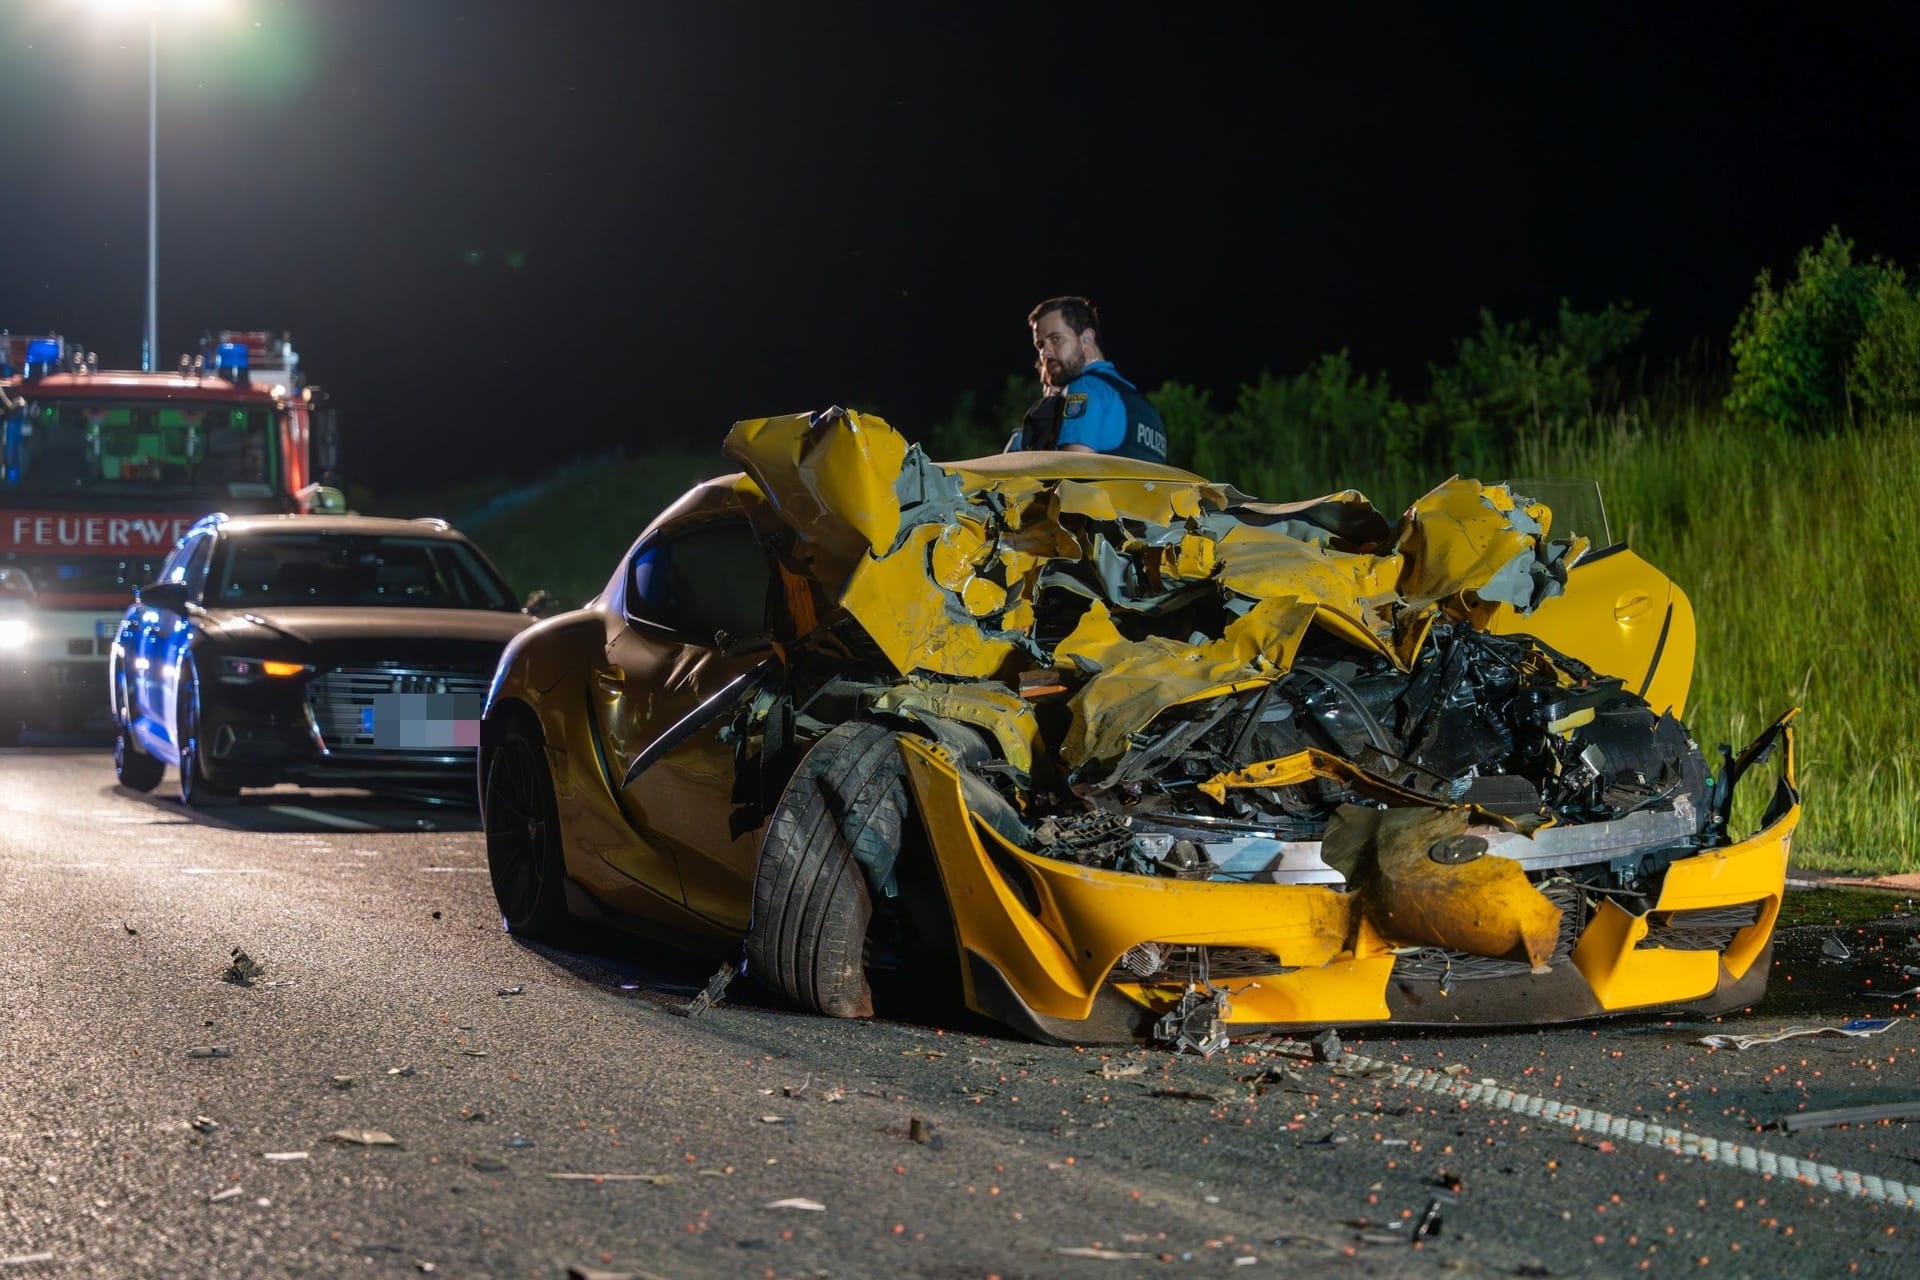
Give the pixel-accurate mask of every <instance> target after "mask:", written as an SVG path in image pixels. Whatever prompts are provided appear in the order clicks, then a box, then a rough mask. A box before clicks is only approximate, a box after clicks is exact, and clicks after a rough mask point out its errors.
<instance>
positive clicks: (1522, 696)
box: [480, 409, 1800, 1052]
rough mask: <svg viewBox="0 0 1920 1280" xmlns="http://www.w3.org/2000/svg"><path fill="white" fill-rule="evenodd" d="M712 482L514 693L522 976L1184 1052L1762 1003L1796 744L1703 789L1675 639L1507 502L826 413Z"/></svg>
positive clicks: (1638, 580) (501, 779) (513, 785)
mask: <svg viewBox="0 0 1920 1280" xmlns="http://www.w3.org/2000/svg"><path fill="white" fill-rule="evenodd" d="M725 449H726V453H727V455H728V456H729V457H730V458H732V459H733V460H734V461H735V462H737V463H738V464H739V465H740V467H741V468H742V473H741V474H737V475H733V476H728V477H725V478H722V479H718V480H713V481H709V482H708V483H706V484H703V485H700V486H699V487H697V488H695V489H694V490H693V491H691V492H690V493H688V494H687V495H686V496H685V497H683V498H682V499H681V500H680V501H679V502H677V503H675V504H674V505H673V506H672V507H671V508H670V509H669V510H667V511H666V512H664V513H662V514H661V515H660V516H659V518H657V519H656V520H654V521H653V523H652V524H651V525H649V526H648V527H647V529H646V530H645V531H644V532H643V533H642V534H641V535H640V537H639V539H638V540H637V541H636V542H635V543H634V544H633V547H632V549H631V550H630V551H628V553H627V555H626V556H625V557H624V558H623V559H622V560H621V562H620V564H619V567H618V568H617V569H616V571H615V572H614V574H613V576H612V577H611V579H610V580H609V581H608V583H607V585H606V588H605V590H604V591H602V592H601V593H600V595H599V596H598V597H597V598H596V599H594V600H593V601H592V602H590V603H589V604H588V605H587V606H586V607H584V608H582V609H579V610H576V611H574V612H572V613H568V614H564V615H561V616H559V617H555V618H551V619H548V620H547V621H545V622H543V623H541V624H539V625H538V626H535V627H533V628H532V629H530V630H528V631H526V632H524V633H522V634H521V635H520V636H519V637H517V638H516V639H515V640H514V641H513V642H512V644H511V645H510V646H509V647H508V649H507V651H506V654H505V656H504V657H503V659H502V661H501V665H500V667H499V670H498V672H497V674H496V676H495V679H494V683H493V688H492V691H491V694H490V696H489V699H488V703H487V707H486V712H485V719H484V721H483V725H482V733H481V758H480V771H481V773H480V776H481V781H482V803H483V811H484V819H485V828H486V839H487V855H488V861H489V864H490V869H491V871H492V876H493V883H494V888H495V892H496V896H497V897H498V899H499V903H500V908H501V911H502V913H503V916H504V918H505V921H506V923H507V926H508V927H509V928H510V929H511V930H513V931H515V932H518V933H523V934H526V935H529V936H533V937H554V936H556V935H558V934H560V933H561V932H562V930H563V929H564V927H565V924H566V922H567V920H568V919H569V918H570V917H571V916H574V915H582V914H595V915H601V916H607V917H611V918H613V919H616V920H618V921H620V922H622V923H625V924H627V925H630V926H633V927H636V928H638V929H639V930H641V931H642V932H646V933H649V934H652V935H654V936H657V937H662V938H665V939H668V940H672V941H675V942H678V943H682V944H692V945H696V946H707V947H715V946H717V947H719V948H721V949H729V948H735V947H737V946H738V944H740V943H741V942H742V941H744V959H745V964H746V972H747V973H748V974H749V975H750V976H751V977H754V978H756V979H758V980H759V981H760V982H762V983H764V984H766V985H767V986H769V987H771V988H773V989H775V990H777V991H779V992H782V993H784V994H785V995H786V996H787V997H789V998H790V999H791V1000H793V1001H794V1002H796V1003H797V1004H799V1005H801V1006H803V1007H805V1008H808V1009H814V1010H819V1011H822V1012H825V1013H830V1014H836V1015H841V1016H859V1015H864V1014H867V1013H870V1012H871V1011H872V1009H873V992H874V989H875V985H876V984H878V985H879V986H880V988H881V989H882V990H883V991H885V990H886V989H888V987H889V986H890V985H891V986H894V987H897V988H900V989H905V990H911V991H914V992H917V993H919V994H920V995H923V996H924V995H925V994H927V993H929V992H930V991H931V989H932V984H933V983H935V982H949V983H951V984H952V986H953V987H954V988H955V989H956V990H957V991H958V992H959V993H960V994H961V995H963V996H964V999H965V1002H966V1003H967V1005H968V1006H970V1007H971V1008H972V1009H974V1010H976V1011H978V1012H980V1013H983V1014H986V1015H989V1016H991V1017H993V1018H996V1019H999V1020H1000V1021H1002V1022H1004V1023H1005V1024H1007V1025H1009V1026H1011V1027H1013V1028H1016V1029H1018V1030H1019V1031H1021V1032H1024V1033H1026V1034H1028V1035H1032V1036H1036V1037H1041V1038H1047V1039H1058V1040H1077V1041H1114V1040H1125V1039H1137V1038H1152V1039H1157V1040H1159V1041H1162V1042H1165V1043H1169V1044H1175V1045H1181V1046H1185V1047H1189V1048H1194V1049H1199V1050H1201V1051H1203V1052H1211V1051H1212V1050H1213V1049H1215V1048H1217V1047H1219V1045H1221V1044H1223V1043H1224V1042H1225V1040H1226V1038H1227V1036H1229V1035H1231V1034H1235V1033H1237V1032H1239V1031H1241V1030H1246V1029H1253V1028H1269V1027H1316V1026H1327V1025H1333V1024H1339V1025H1355V1024H1364V1023H1368V1022H1386V1021H1394V1022H1404V1023H1416V1024H1455V1023H1469V1022H1501V1023H1519V1022H1541V1021H1553V1020H1561V1019H1569V1018H1584V1017H1591V1016H1595V1015H1601V1014H1609V1013H1618V1012H1622V1011H1625V1010H1634V1009H1652V1008H1659V1009H1679V1008H1684V1009H1692V1010H1695V1011H1701V1012H1706V1011H1712V1010H1719V1009H1726V1008H1730V1007H1734V1006H1738V1005H1740V1004H1744V1003H1747V1002H1750V1001H1752V1000H1753V999H1755V998H1756V997H1757V996H1758V995H1759V993H1760V992H1761V990H1762V989H1763V988H1764V986H1765V983H1766V978H1767V969H1768V957H1769V953H1770V949H1771V939H1772V933H1773V926H1774V920H1775V916H1776V915H1777V913H1778V911H1779V906H1780V899H1781V893H1782V889H1783V886H1784V882H1785V876H1786V866H1787V852H1788V845H1789V843H1790V841H1791V839H1792V836H1793V831H1794V828H1795V826H1796V824H1797V823H1798V820H1799V815H1800V809H1799V799H1798V794H1797V792H1796V790H1795V785H1794V772H1793V735H1792V727H1791V720H1792V715H1791V713H1789V714H1788V715H1787V716H1784V717H1782V718H1781V720H1780V721H1778V722H1777V723H1776V724H1774V725H1773V726H1772V727H1770V728H1769V729H1768V730H1767V731H1766V732H1765V733H1763V734H1762V735H1761V736H1760V737H1759V739H1757V740H1756V741H1755V743H1754V744H1753V745H1751V746H1749V747H1748V748H1747V749H1746V750H1745V751H1743V752H1741V753H1740V754H1739V755H1737V756H1735V755H1732V754H1731V753H1723V760H1722V761H1721V762H1720V767H1719V769H1718V770H1717V772H1716V771H1714V770H1712V769H1710V768H1709V766H1708V762H1707V761H1706V760H1705V759H1704V758H1703V756H1702V754H1701V751H1700V749H1699V748H1698V747H1697V746H1696V745H1695V743H1694V741H1693V739H1692V737H1691V736H1690V735H1689V733H1688V732H1687V730H1686V728H1685V727H1684V726H1683V725H1682V724H1681V722H1680V720H1679V719H1678V717H1679V716H1680V714H1681V713H1682V710H1683V704H1684V702H1685V699H1686V695H1687V690H1688V684H1689V681H1690V679H1691V674H1692V666H1693V648H1694V628H1693V614H1692V610H1691V607H1690V606H1689V604H1688V602H1687V599H1686V597H1685V596H1684V595H1683V594H1682V593H1681V592H1680V590H1679V589H1678V588H1676V587H1675V586H1673V585H1672V584H1671V583H1669V582H1668V581H1667V580H1666V579H1665V578H1664V577H1663V576H1662V575H1661V574H1660V573H1658V572H1657V571H1656V570H1654V569H1653V568H1652V567H1650V566H1649V565H1647V564H1646V563H1645V562H1644V561H1642V560H1641V559H1639V558H1638V557H1637V556H1635V555H1634V554H1633V553H1632V552H1631V551H1629V550H1627V549H1626V548H1625V547H1619V546H1593V545H1590V541H1589V539H1587V538H1585V537H1580V536H1574V537H1569V538H1563V539H1555V540H1550V539H1549V536H1548V534H1549V522H1550V520H1551V519H1552V516H1551V513H1550V511H1549V510H1548V508H1547V507H1546V506H1545V505H1543V504H1541V503H1540V502H1537V501H1535V500H1533V499H1532V498H1531V497H1528V496H1523V495H1522V494H1519V493H1515V492H1513V491H1512V488H1511V487H1510V486H1507V485H1483V484H1480V483H1478V482H1476V481H1472V480H1462V479H1453V480H1449V481H1448V482H1447V483H1445V484H1443V485H1441V486H1440V487H1438V488H1437V489H1435V490H1433V491H1432V492H1431V493H1429V494H1428V495H1426V496H1425V497H1424V498H1422V499H1420V501H1418V502H1416V503H1415V504H1414V505H1413V506H1412V507H1410V508H1409V509H1408V510H1407V511H1406V513H1405V514H1404V515H1403V516H1402V517H1401V518H1400V520H1399V522H1398V523H1397V524H1389V523H1388V521H1387V520H1386V519H1384V518H1383V517H1382V516H1381V515H1380V514H1379V513H1378V512H1377V511H1375V510H1374V508H1373V507H1371V506H1370V505H1368V503H1367V502H1366V500H1365V499H1364V498H1362V497H1361V496H1360V495H1359V494H1357V493H1354V492H1351V491H1350V492H1346V493H1341V494H1335V495H1331V496H1329V497H1326V498H1321V499H1317V500H1314V501H1311V502H1304V503H1296V504H1292V505H1286V506H1280V505H1272V504H1268V503H1263V502H1256V501H1253V500H1250V499H1248V498H1247V497H1246V496H1245V495H1243V494H1240V493H1238V492H1236V491H1235V490H1234V489H1232V488H1231V487H1229V486H1226V485H1221V484H1213V483H1209V482H1207V481H1205V480H1202V479H1201V478H1200V477H1198V476H1194V475H1190V474H1187V473H1186V472H1182V471H1178V470H1174V469H1172V468H1168V467H1163V466H1158V465H1154V464H1150V463H1144V462H1138V461H1132V460H1127V459H1122V458H1115V457H1103V456H1099V455H1091V454H1083V453H1020V454H1008V455H1003V456H1000V457H994V458H985V459H979V460H976V461H972V462H960V463H951V464H936V463H934V462H931V461H929V460H927V459H926V458H925V457H923V456H922V454H921V453H920V451H919V449H918V448H917V447H910V446H909V445H908V444H907V443H906V442H905V441H904V440H903V439H902V438H901V437H900V436H899V435H898V434H897V433H896V432H894V431H893V429H892V428H890V427H889V426H888V425H887V424H886V423H885V422H883V421H881V420H880V419H878V418H874V417H870V416H863V415H860V414H857V413H852V412H848V411H844V410H839V409H834V410H830V411H828V412H826V413H822V414H816V415H805V414H800V415H791V416H786V417H775V418H763V419H757V420H753V421H748V422H742V423H740V424H738V425H737V426H735V427H734V429H733V431H732V432H731V433H730V434H729V436H728V437H727V441H726V446H725ZM1564 523H1565V522H1564V521H1563V524H1564ZM1776 749H1777V750H1776ZM1768 758H1771V759H1773V761H1774V762H1775V765H1776V768H1775V770H1774V772H1775V773H1776V774H1777V777H1778V783H1777V786H1776V788H1775V791H1774V795H1773V799H1772V802H1771V805H1770V807H1768V808H1767V810H1766V813H1765V816H1764V817H1763V818H1762V819H1761V820H1760V824H1759V825H1760V829H1759V831H1758V832H1757V833H1756V834H1753V835H1751V836H1748V837H1746V838H1736V837H1735V836H1734V835H1731V834H1730V833H1729V831H1728V825H1729V813H1730V808H1731V799H1732V794H1733V791H1734V789H1735V785H1736V783H1737V782H1738V781H1739V779H1740V778H1741V776H1742V775H1743V774H1744V773H1746V772H1747V770H1748V769H1749V768H1750V767H1752V766H1754V765H1756V764H1758V763H1760V762H1761V761H1763V760H1766V759H1768ZM736 954H738V953H737V952H736Z"/></svg>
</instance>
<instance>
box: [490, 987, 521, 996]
mask: <svg viewBox="0 0 1920 1280" xmlns="http://www.w3.org/2000/svg"><path fill="white" fill-rule="evenodd" d="M494 994H495V995H498V996H523V995H525V994H527V989H526V988H525V987H524V986H520V987H501V988H500V989H499V990H498V991H496V992H494Z"/></svg>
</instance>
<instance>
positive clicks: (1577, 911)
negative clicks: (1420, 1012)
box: [1393, 880, 1587, 993]
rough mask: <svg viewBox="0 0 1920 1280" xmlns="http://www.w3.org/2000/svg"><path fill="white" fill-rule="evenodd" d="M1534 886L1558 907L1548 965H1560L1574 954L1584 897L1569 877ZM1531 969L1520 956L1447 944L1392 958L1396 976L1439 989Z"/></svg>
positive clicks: (1584, 918) (1584, 916)
mask: <svg viewBox="0 0 1920 1280" xmlns="http://www.w3.org/2000/svg"><path fill="white" fill-rule="evenodd" d="M1534 887H1535V888H1537V889H1539V890H1540V893H1541V896H1543V897H1545V898H1546V899H1547V901H1549V902H1551V903H1553V905H1554V906H1556V907H1559V908H1560V935H1559V937H1558V938H1556V939H1555V940H1554V946H1553V954H1552V955H1551V956H1550V957H1548V960H1547V965H1548V967H1549V968H1559V967H1560V966H1561V965H1563V964H1566V963H1567V962H1568V961H1569V960H1571V959H1572V958H1573V947H1574V944H1575V943H1576V942H1578V941H1579V939H1580V932H1581V930H1583V929H1585V928H1586V924H1587V909H1586V898H1585V897H1584V896H1583V895H1582V894H1581V892H1580V888H1579V886H1578V885H1576V884H1574V883H1573V882H1572V881H1571V880H1553V881H1549V882H1548V883H1546V884H1542V885H1536V886H1534ZM1532 972H1533V965H1532V964H1531V963H1530V962H1529V961H1527V960H1526V959H1525V958H1523V957H1515V958H1500V957H1496V956H1476V955H1469V954H1468V953H1466V952H1464V951H1453V950H1449V949H1448V948H1446V947H1419V948H1416V949H1413V950H1409V951H1406V952H1402V953H1400V954H1398V955H1396V956H1395V957H1394V960H1393V976H1394V977H1395V978H1398V979H1405V980H1409V981H1414V982H1438V983H1439V984H1440V990H1441V992H1442V993H1445V992H1447V991H1451V990H1452V989H1453V986H1454V984H1455V983H1459V982H1473V981H1476V980H1480V979H1489V978H1514V977H1519V976H1521V975H1523V974H1529V973H1532Z"/></svg>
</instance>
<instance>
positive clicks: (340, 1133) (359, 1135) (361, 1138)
mask: <svg viewBox="0 0 1920 1280" xmlns="http://www.w3.org/2000/svg"><path fill="white" fill-rule="evenodd" d="M327 1137H329V1138H331V1139H333V1140H334V1141H335V1142H350V1143H352V1144H354V1145H355V1146H359V1147H397V1146H399V1145H400V1139H398V1138H396V1137H394V1136H393V1135H392V1134H390V1133H388V1132H387V1131H386V1130H385V1129H335V1130H334V1131H333V1132H332V1133H330V1134H328V1135H327Z"/></svg>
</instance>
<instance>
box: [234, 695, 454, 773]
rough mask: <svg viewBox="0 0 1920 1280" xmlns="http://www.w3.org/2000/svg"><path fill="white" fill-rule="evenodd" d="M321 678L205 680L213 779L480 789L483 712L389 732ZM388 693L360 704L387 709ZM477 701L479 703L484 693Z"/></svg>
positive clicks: (370, 712) (368, 711) (369, 711)
mask: <svg viewBox="0 0 1920 1280" xmlns="http://www.w3.org/2000/svg"><path fill="white" fill-rule="evenodd" d="M470 679H472V680H475V681H477V680H478V679H479V677H477V676H476V677H470ZM316 685H317V682H314V681H300V682H298V683H289V684H288V685H285V686H281V687H271V686H268V687H261V686H236V685H220V684H211V683H210V684H207V685H203V686H202V706H201V716H200V719H201V726H200V736H201V743H202V752H201V768H202V770H203V772H204V773H205V775H206V777H207V778H208V780H209V781H212V782H215V783H219V784H224V785H228V786H237V787H262V786H272V785H274V784H275V783H281V782H291V783H297V784H300V785H303V786H318V787H327V786H348V787H368V788H373V789H379V788H406V789H416V790H425V791H432V792H435V793H443V794H450V795H459V796H462V797H470V796H472V795H473V794H474V792H475V786H474V770H475V761H476V760H477V758H478V755H479V748H478V740H479V727H478V719H477V718H475V719H474V720H473V721H472V732H471V733H470V734H468V733H459V732H448V731H447V730H445V729H444V728H436V727H434V726H432V725H429V724H426V723H422V724H419V725H414V726H409V727H408V732H407V733H405V734H400V733H394V734H389V733H387V732H386V726H385V725H384V723H382V724H380V725H378V726H377V728H378V732H376V725H375V724H373V723H368V724H366V725H365V732H361V731H360V730H361V725H360V723H359V722H358V715H359V714H360V713H359V712H356V711H355V710H354V708H352V707H349V706H347V705H345V703H344V701H343V700H342V699H341V698H339V697H338V696H336V695H328V696H320V695H318V694H317V693H316V691H315V689H316ZM392 696H393V695H388V694H378V695H368V696H367V697H366V698H365V699H363V701H364V703H365V706H364V707H363V708H362V709H361V710H362V711H364V713H365V714H366V715H367V716H368V718H369V720H372V718H373V717H374V716H375V714H376V713H377V712H384V711H386V710H387V709H389V706H390V705H391V704H390V703H389V702H388V700H389V699H390V698H391V697H392ZM401 696H411V695H401ZM471 701H472V702H473V703H474V706H475V707H477V705H478V696H477V695H473V696H472V698H471ZM463 705H464V704H463Z"/></svg>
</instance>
